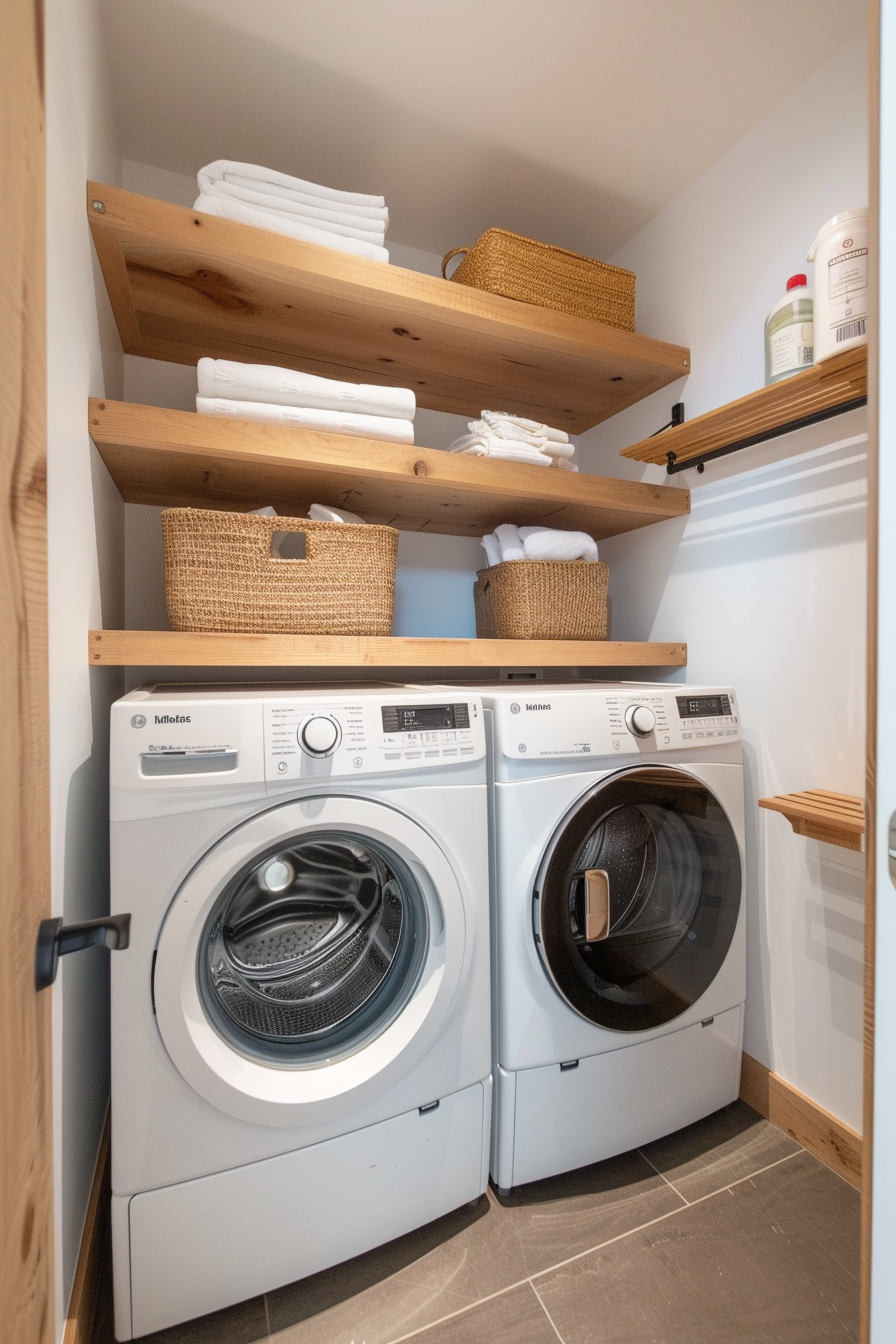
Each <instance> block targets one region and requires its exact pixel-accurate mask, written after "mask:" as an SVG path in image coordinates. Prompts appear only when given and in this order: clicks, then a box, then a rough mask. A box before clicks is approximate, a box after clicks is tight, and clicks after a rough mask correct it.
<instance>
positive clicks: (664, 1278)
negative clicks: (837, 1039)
mask: <svg viewBox="0 0 896 1344" xmlns="http://www.w3.org/2000/svg"><path fill="white" fill-rule="evenodd" d="M858 1265H859V1196H858V1193H857V1192H856V1191H855V1190H853V1188H852V1187H851V1186H849V1185H847V1184H846V1182H845V1181H843V1180H841V1179H840V1177H839V1176H836V1175H834V1174H833V1172H831V1171H829V1170H828V1169H827V1168H826V1167H824V1166H822V1164H821V1163H820V1162H818V1161H817V1160H816V1159H815V1158H814V1157H812V1156H810V1154H808V1153H806V1152H804V1150H803V1149H802V1148H800V1147H799V1145H798V1144H796V1143H794V1142H793V1141H792V1140H791V1139H789V1138H788V1137H787V1136H786V1135H785V1134H783V1133H782V1132H781V1131H780V1130H778V1129H776V1128H775V1127H774V1126H773V1125H770V1124H769V1123H768V1122H767V1121H765V1120H762V1119H761V1118H760V1117H759V1116H758V1115H756V1113H755V1112H754V1111H751V1110H750V1108H749V1107H747V1106H745V1105H744V1104H743V1102H735V1103H734V1105H733V1106H729V1107H727V1108H726V1109H725V1110H723V1111H719V1112H718V1113H717V1114H716V1115H713V1116H710V1117H709V1118H708V1119H707V1120H703V1121H700V1123H699V1124H696V1125H692V1126H690V1128H688V1129H684V1130H681V1131H680V1132H679V1133H677V1134H673V1135H670V1136H669V1137H668V1138H665V1139H660V1140H659V1141H658V1142H657V1143H653V1144H650V1145H649V1146H648V1147H646V1148H643V1149H641V1150H639V1151H638V1152H631V1153H625V1154H623V1155H622V1156H621V1157H617V1158H612V1159H611V1160H610V1161H608V1162H599V1163H597V1164H595V1165H594V1166H591V1167H583V1168H581V1169H580V1170H579V1171H574V1172H570V1173H568V1174H567V1175H565V1176H559V1177H555V1178H554V1179H552V1180H548V1181H539V1182H537V1183H536V1184H534V1185H529V1186H524V1187H522V1188H520V1189H518V1190H515V1191H513V1193H512V1194H511V1195H510V1196H509V1198H507V1199H501V1198H499V1197H498V1196H497V1195H496V1194H495V1192H494V1191H493V1190H490V1191H489V1193H488V1195H487V1196H486V1197H485V1198H483V1199H482V1200H481V1201H480V1203H479V1205H478V1206H476V1207H475V1208H464V1209H461V1210H458V1211H457V1212H455V1213H452V1214H449V1215H448V1216H447V1217H446V1218H441V1219H439V1221H438V1222H435V1223H431V1224H430V1225H429V1226H428V1227H424V1228H420V1229H419V1230H418V1231H416V1232H412V1233H409V1234H408V1235H407V1236H405V1237H400V1238H399V1239H398V1240H397V1241H393V1242H390V1243H389V1244H388V1245H386V1246H382V1247H380V1248H379V1249H377V1250H375V1251H371V1252H370V1253H369V1254H368V1255H363V1256H359V1257H358V1258H357V1259H355V1260H350V1261H348V1262H347V1263H346V1264H344V1265H337V1266H336V1267H335V1268H333V1269H330V1270H326V1271H325V1272H324V1273H322V1274H315V1275H314V1276H313V1277H312V1278H310V1279H304V1280H301V1281H300V1282H298V1283H294V1284H290V1285H289V1286H288V1287H286V1288H281V1289H279V1290H278V1291H277V1292H273V1293H268V1294H266V1295H265V1296H264V1297H258V1298H253V1299H252V1300H251V1301H250V1302H244V1303H241V1304H240V1305H239V1306H237V1307H233V1308H231V1309H229V1310H227V1311H222V1312H217V1313H216V1314H215V1315H213V1316H205V1317H203V1318H202V1319H201V1320H198V1321H193V1322H190V1323H189V1324H187V1325H183V1326H178V1327H175V1328H174V1329H172V1330H165V1331H162V1332H160V1333H159V1334H154V1335H149V1336H146V1337H145V1338H146V1340H147V1341H152V1344H256V1341H261V1340H269V1339H270V1340H275V1341H277V1344H397V1341H399V1340H404V1339H408V1338H409V1337H413V1338H414V1339H415V1340H417V1341H419V1344H511V1342H512V1344H557V1340H558V1339H559V1340H561V1341H562V1344H827V1341H829V1340H830V1341H834V1340H837V1341H849V1340H855V1339H856V1338H857V1335H858ZM101 1293H102V1297H101V1302H100V1311H99V1316H98V1321H97V1331H96V1334H95V1338H94V1344H111V1341H112V1338H113V1336H112V1328H111V1286H110V1281H109V1277H108V1274H107V1275H106V1279H105V1281H104V1283H103V1285H102V1289H101Z"/></svg>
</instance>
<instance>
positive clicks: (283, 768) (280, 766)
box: [277, 761, 286, 775]
mask: <svg viewBox="0 0 896 1344" xmlns="http://www.w3.org/2000/svg"><path fill="white" fill-rule="evenodd" d="M277 769H278V770H279V771H280V773H281V775H285V774H286V762H285V761H280V762H279V763H278V765H277Z"/></svg>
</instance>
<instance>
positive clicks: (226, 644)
mask: <svg viewBox="0 0 896 1344" xmlns="http://www.w3.org/2000/svg"><path fill="white" fill-rule="evenodd" d="M88 657H89V659H90V662H91V663H92V664H95V665H97V666H106V667H321V668H324V667H331V668H332V667H393V668H395V667H684V666H685V665H686V664H687V645H686V644H646V643H645V644H642V643H634V642H625V641H623V640H614V639H607V640H600V641H590V640H567V641H560V640H548V639H545V640H526V639H402V638H396V637H391V638H378V637H374V636H361V635H359V636H346V635H218V634H184V633H182V632H180V631H177V632H175V631H171V630H91V631H90V636H89V640H88Z"/></svg>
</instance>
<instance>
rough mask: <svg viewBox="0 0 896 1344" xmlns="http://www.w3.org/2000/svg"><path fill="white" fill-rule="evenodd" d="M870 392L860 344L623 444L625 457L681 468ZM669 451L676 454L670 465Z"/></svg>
mask: <svg viewBox="0 0 896 1344" xmlns="http://www.w3.org/2000/svg"><path fill="white" fill-rule="evenodd" d="M867 396H868V352H867V347H865V346H860V347H858V349H855V350H846V351H844V353H843V354H841V355H835V356H834V357H833V359H828V360H825V362H824V363H823V364H816V365H815V366H814V367H813V368H811V369H806V370H805V372H803V373H796V374H794V375H793V377H792V378H785V379H784V380H783V382H780V383H772V385H771V386H770V387H761V388H760V389H759V390H758V392H751V393H750V395H749V396H747V397H741V399H740V400H739V401H732V402H729V403H728V405H727V406H720V407H719V408H718V409H717V410H715V411H708V412H707V413H706V415H698V416H697V418H696V419H695V420H689V421H686V422H685V423H684V424H683V425H676V426H675V427H674V428H673V429H667V430H664V431H663V433H662V434H657V435H656V436H655V437H654V438H652V439H644V440H642V441H641V443H634V444H632V446H631V447H630V448H623V449H622V456H623V457H630V458H632V459H633V460H634V461H635V462H655V463H658V464H659V465H660V466H666V467H667V468H668V470H670V471H673V472H674V471H683V470H684V469H685V468H686V467H690V466H698V465H699V462H700V461H707V460H709V459H711V458H713V457H722V456H724V455H725V454H726V453H732V452H736V451H737V450H738V449H740V448H748V447H750V446H751V445H752V444H755V443H761V442H762V441H763V440H764V439H770V438H775V437H776V436H778V435H779V434H788V433H790V432H791V430H794V429H800V428H802V427H803V426H804V425H808V424H813V423H815V422H816V421H817V420H825V419H827V418H828V417H829V416H832V415H838V414H840V413H841V412H842V411H845V410H851V409H852V408H853V407H854V406H858V405H862V404H863V403H864V401H865V399H866V398H867ZM669 453H673V454H674V458H675V460H674V462H673V463H671V464H670V463H669V460H668V455H669Z"/></svg>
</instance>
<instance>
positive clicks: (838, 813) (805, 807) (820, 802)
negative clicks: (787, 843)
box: [759, 789, 865, 850]
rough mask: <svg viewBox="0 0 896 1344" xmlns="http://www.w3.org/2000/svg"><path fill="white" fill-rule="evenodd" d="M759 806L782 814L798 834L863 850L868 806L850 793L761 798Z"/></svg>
mask: <svg viewBox="0 0 896 1344" xmlns="http://www.w3.org/2000/svg"><path fill="white" fill-rule="evenodd" d="M759 806H760V807H765V808H768V809H769V810H770V811H772V812H780V813H782V815H783V816H785V817H786V818H787V820H788V821H789V822H790V824H791V826H792V827H793V829H794V831H795V832H796V834H797V835H803V836H806V837H807V839H810V840H824V841H826V842H827V843H828V844H830V845H840V846H841V847H842V848H844V849H856V850H861V849H862V844H863V836H864V833H865V804H864V802H863V800H862V799H861V798H856V797H855V796H854V795H853V794H849V793H834V792H832V791H831V790H829V789H805V790H804V791H803V792H801V793H784V794H776V795H775V796H774V797H772V798H760V799H759Z"/></svg>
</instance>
